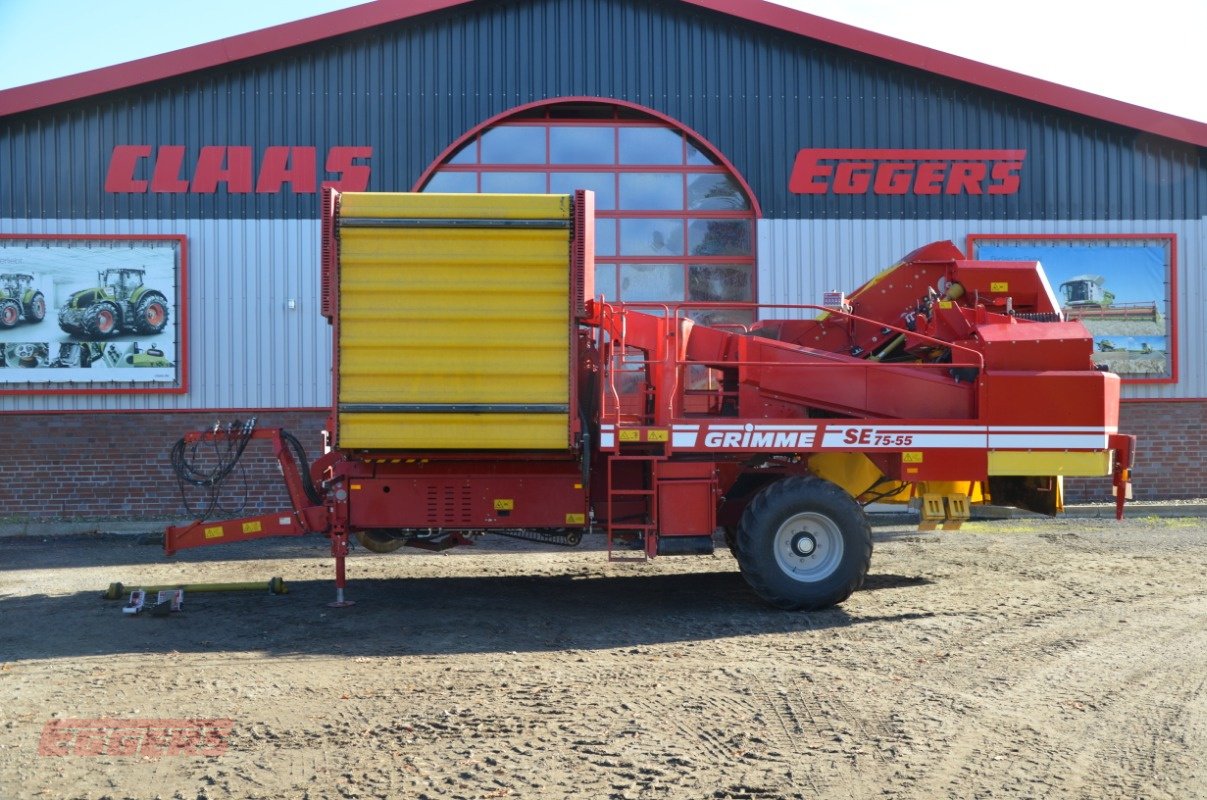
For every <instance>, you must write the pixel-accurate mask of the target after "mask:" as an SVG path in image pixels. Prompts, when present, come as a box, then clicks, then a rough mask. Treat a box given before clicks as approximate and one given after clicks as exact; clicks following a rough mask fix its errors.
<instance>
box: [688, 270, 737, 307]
mask: <svg viewBox="0 0 1207 800" xmlns="http://www.w3.org/2000/svg"><path fill="white" fill-rule="evenodd" d="M687 277H688V289H687V299H689V300H699V301H702V302H708V303H747V302H750V301H752V300H754V292H753V289H752V287H751V285H750V267H748V266H741V265H738V264H692V265H691V266H690V267H688V268H687Z"/></svg>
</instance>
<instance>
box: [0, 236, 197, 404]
mask: <svg viewBox="0 0 1207 800" xmlns="http://www.w3.org/2000/svg"><path fill="white" fill-rule="evenodd" d="M186 264H187V257H186V240H185V237H184V236H86V235H85V236H74V235H36V234H30V235H24V234H5V235H2V236H0V392H2V393H5V394H10V393H13V392H31V393H94V392H172V393H179V392H183V391H185V388H186V387H185V382H186V374H187V372H186V370H185V368H184V363H185V341H184V340H185V334H184V332H185V330H186V325H185V322H186V318H187V314H186V308H185V298H184V287H185V285H186V282H185V279H186Z"/></svg>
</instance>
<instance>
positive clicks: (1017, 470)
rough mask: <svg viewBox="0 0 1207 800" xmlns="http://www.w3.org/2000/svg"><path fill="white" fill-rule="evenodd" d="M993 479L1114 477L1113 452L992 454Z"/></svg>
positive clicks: (1004, 452) (1003, 452)
mask: <svg viewBox="0 0 1207 800" xmlns="http://www.w3.org/2000/svg"><path fill="white" fill-rule="evenodd" d="M989 474H990V475H1019V476H1028V475H1030V476H1039V477H1048V476H1052V475H1070V476H1088V477H1099V476H1103V475H1110V474H1111V451H1109V450H1091V451H1088V452H1087V451H1073V452H1037V451H1026V450H1024V451H1018V450H990V451H989Z"/></svg>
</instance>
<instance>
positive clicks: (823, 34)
mask: <svg viewBox="0 0 1207 800" xmlns="http://www.w3.org/2000/svg"><path fill="white" fill-rule="evenodd" d="M470 2H473V0H377V2H371V3H365V4H363V5H359V6H353V7H351V8H345V9H341V10H339V11H332V12H329V13H327V14H321V15H319V16H317V17H309V18H307V19H302V20H297V21H296V22H289V23H286V24H284V25H277V26H275V27H272V28H265V29H264V30H260V31H253V32H251V33H244V34H240V35H238V36H232V37H230V38H228V39H220V40H218V41H216V42H209V43H207V44H200V45H196V46H194V47H186V48H184V49H182V50H176V51H174V52H171V53H164V54H162V55H156V56H150V57H148V58H140V59H138V60H137V61H130V62H128V63H125V64H118V65H116V66H112V67H104V68H102V69H97V70H93V71H91V72H82V73H80V74H78V75H70V76H67V77H65V78H55V79H53V80H49V81H42V82H41V83H33V84H30V85H28V86H18V87H16V88H13V89H7V90H4V91H0V117H3V116H7V115H10V114H17V113H20V112H22V111H30V110H33V109H37V108H44V107H46V106H51V105H54V104H56V103H64V102H67V101H70V100H79V99H81V98H84V97H92V96H94V95H98V94H103V93H104V92H110V91H116V90H118V89H127V88H130V87H132V86H138V85H140V84H144V83H150V82H151V81H156V80H161V79H164V78H172V77H176V76H178V75H183V74H186V73H189V72H194V71H196V70H202V69H208V68H210V67H216V66H220V65H222V64H229V63H232V62H235V61H239V60H242V59H245V58H252V57H254V56H260V55H265V54H267V53H273V52H276V51H278V50H284V49H286V48H289V47H297V46H298V45H304V44H311V43H313V42H317V41H321V40H323V39H328V38H331V37H335V36H340V35H343V34H346V33H354V32H356V31H360V30H365V29H367V28H372V27H373V26H375V25H383V24H387V23H391V22H398V21H400V20H404V19H409V18H411V17H416V16H420V15H422V14H428V13H431V12H433V11H441V10H443V9H447V8H453V7H454V6H459V5H465V4H467V3H470ZM681 2H684V3H688V4H691V5H694V6H699V7H701V8H707V9H710V10H712V11H717V12H719V13H722V14H727V15H729V16H732V17H737V18H739V19H745V20H748V21H750V22H754V23H758V24H761V25H766V26H768V27H772V28H778V29H779V30H782V31H786V32H788V33H793V34H796V35H798V36H805V37H808V38H810V39H816V40H818V41H822V42H826V43H829V44H833V45H836V46H838V47H843V48H846V49H848V50H854V51H856V52H860V53H864V54H865V55H870V56H875V57H877V58H883V59H886V60H888V61H894V62H896V63H898V64H903V65H905V66H908V67H914V68H917V69H921V70H925V71H927V72H933V73H935V74H938V75H943V76H945V77H948V78H953V79H955V80H958V81H962V82H965V83H970V84H974V85H977V86H982V87H984V88H986V89H992V90H994V91H999V92H1004V93H1006V94H1011V95H1014V96H1016V97H1021V98H1023V99H1025V100H1032V101H1035V102H1039V103H1044V104H1046V105H1050V106H1054V107H1056V108H1061V109H1064V110H1066V111H1072V112H1075V113H1077V114H1084V115H1086V116H1088V117H1092V118H1094V119H1100V120H1103V121H1106V122H1113V123H1116V124H1119V125H1125V126H1127V127H1129V128H1135V129H1136V130H1141V131H1145V132H1147V133H1154V134H1158V135H1160V136H1165V137H1168V138H1170V139H1174V140H1177V141H1182V142H1188V143H1190V144H1194V145H1198V146H1200V147H1207V123H1203V122H1196V121H1194V120H1190V119H1185V118H1183V117H1178V116H1174V115H1172V114H1166V113H1163V112H1160V111H1153V110H1151V109H1147V108H1142V107H1141V106H1136V105H1132V104H1131V103H1124V102H1122V101H1120V100H1112V99H1110V98H1107V97H1102V96H1100V95H1096V94H1091V93H1089V92H1083V91H1081V90H1080V89H1072V88H1069V87H1068V86H1061V85H1060V84H1056V83H1051V82H1049V81H1045V80H1041V79H1039V78H1032V77H1029V76H1027V75H1020V74H1019V73H1017V72H1011V71H1010V70H1006V69H1002V68H1000V67H992V66H989V65H988V64H982V63H980V62H978V61H972V60H971V59H967V58H962V57H960V56H954V55H951V54H950V53H943V52H940V51H938V50H932V49H930V48H929V47H923V46H921V45H916V44H911V43H909V42H904V41H902V40H900V39H894V38H892V37H891V36H885V35H883V34H879V33H873V32H872V31H866V30H863V29H861V28H856V27H854V26H851V25H846V24H843V23H841V22H834V21H833V20H828V19H824V18H822V17H817V16H814V15H812V14H807V13H805V12H803V11H796V10H795V9H791V8H786V7H784V6H779V5H775V4H773V3H769V2H767V0H681Z"/></svg>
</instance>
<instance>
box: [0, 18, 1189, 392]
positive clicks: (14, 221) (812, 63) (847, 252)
mask: <svg viewBox="0 0 1207 800" xmlns="http://www.w3.org/2000/svg"><path fill="white" fill-rule="evenodd" d="M582 96H590V97H613V98H618V99H622V100H625V101H628V102H631V103H636V104H640V105H643V106H646V107H649V108H651V109H653V110H656V111H658V112H661V113H664V114H667V115H669V116H671V117H673V118H675V119H677V120H679V121H681V122H682V123H683V124H684V125H686V126H688V127H690V128H692V129H694V130H695V131H697V132H698V133H699V134H700V135H701V136H703V137H704V138H706V139H707V140H709V141H710V142H711V143H712V144H713V145H715V146H717V148H718V149H719V150H720V151H721V152H723V153H725V154H726V155H727V157H728V158H729V159H730V160H731V161H732V162H733V164H734V165H735V167H736V168H737V169H738V170H739V172H740V173H741V174H742V175H743V177H744V178H745V179H746V180H747V181H748V182H749V183H750V185H751V188H752V190H753V191H754V193H755V195H756V197H757V198H758V200H759V202H760V203H761V206H762V209H763V212H764V214H765V216H766V217H768V222H766V223H765V224H764V225H763V227H762V228H761V231H762V232H763V234H764V236H763V239H765V241H761V242H760V245H761V247H763V248H764V250H763V251H761V252H760V262H761V264H762V267H761V273H762V274H763V276H764V278H763V280H764V281H766V282H768V283H769V284H771V285H779V284H778V283H777V282H778V281H781V280H782V281H788V282H789V284H790V283H791V282H792V281H814V280H822V285H824V286H826V287H827V288H829V287H833V286H851V285H854V284H856V283H858V276H864V275H865V274H866V271H867V270H868V269H871V268H872V265H878V264H879V265H883V264H887V263H889V262H891V261H892V260H893V259H894V258H896V257H898V256H900V255H902V254H903V253H904V252H905V250H908V249H910V248H911V247H912V246H913V245H914V244H916V243H920V242H922V241H928V240H931V239H935V238H942V237H945V236H948V235H949V234H947V233H944V231H946V230H950V231H951V232H952V233H951V234H950V236H954V237H955V238H957V239H961V238H962V236H963V233H964V232H965V231H968V230H973V229H975V230H976V232H979V233H987V232H999V231H1008V230H1013V231H1018V232H1038V231H1052V232H1073V231H1077V230H1086V229H1087V227H1088V228H1089V229H1091V230H1111V231H1121V232H1141V233H1152V232H1165V231H1170V230H1175V231H1177V232H1179V233H1180V235H1181V238H1180V241H1179V249H1180V256H1179V258H1180V260H1179V264H1180V280H1181V285H1182V287H1183V289H1184V290H1187V291H1198V293H1199V295H1201V289H1202V286H1201V282H1202V278H1201V276H1202V273H1203V272H1204V271H1205V270H1207V264H1205V263H1204V261H1203V258H1204V256H1203V253H1204V246H1203V237H1204V233H1203V230H1204V227H1205V224H1204V221H1203V217H1204V213H1207V153H1205V151H1204V150H1203V149H1202V148H1193V147H1190V146H1183V145H1179V144H1178V143H1175V142H1171V141H1168V140H1164V139H1160V138H1157V137H1151V136H1144V135H1139V134H1137V133H1136V132H1135V131H1131V130H1128V129H1125V128H1121V127H1119V126H1115V125H1111V124H1107V123H1101V122H1096V121H1094V120H1091V119H1088V118H1084V117H1080V116H1077V115H1074V114H1071V113H1068V112H1064V111H1060V110H1057V109H1053V108H1049V107H1046V106H1042V105H1039V104H1036V103H1029V102H1023V101H1021V100H1017V99H1014V98H1010V97H1007V96H1004V95H999V94H995V93H992V92H988V91H985V90H981V89H978V88H976V87H972V86H967V85H964V84H961V83H959V82H957V81H953V80H948V79H944V78H937V77H935V76H933V75H929V74H927V73H924V72H921V71H917V70H911V69H905V68H902V67H899V66H896V65H893V64H891V63H889V62H885V61H880V60H878V59H874V58H870V57H865V56H861V55H856V54H852V53H849V52H846V51H842V50H839V49H838V48H835V47H833V46H829V45H824V44H820V43H817V42H814V41H811V40H808V39H804V38H800V37H795V36H791V35H788V34H786V33H783V32H779V31H772V30H769V29H766V28H762V27H759V26H756V25H753V24H749V23H745V22H742V21H740V20H736V19H734V18H731V17H726V16H723V15H718V14H715V13H712V12H709V11H706V10H702V9H699V8H696V7H694V6H685V5H683V4H680V3H676V2H670V1H669V0H645V1H644V2H635V1H634V0H503V1H501V2H483V3H479V4H474V5H470V6H461V7H457V8H454V9H451V10H449V11H445V12H439V13H436V14H432V15H427V16H424V17H420V18H417V19H415V20H410V21H405V22H401V23H396V24H393V25H389V26H384V27H382V28H379V29H377V30H374V31H369V32H365V33H360V34H354V35H349V36H345V37H341V38H339V39H334V40H331V41H328V42H325V43H320V44H316V45H311V46H307V47H303V48H298V49H296V50H294V51H290V52H287V53H283V54H278V55H272V56H265V57H261V58H257V59H253V60H251V61H249V62H245V63H243V64H241V65H232V66H229V67H225V68H221V69H213V70H208V71H206V72H202V73H195V74H193V75H190V76H186V77H184V78H179V79H174V80H170V81H165V82H162V83H160V84H156V85H154V86H150V87H143V88H136V89H133V90H129V91H124V92H117V93H112V94H109V95H106V96H101V97H97V98H92V99H89V100H86V101H80V102H77V103H72V104H67V105H64V106H61V107H58V108H55V109H51V110H47V111H42V112H30V113H26V114H21V115H17V116H14V117H11V118H8V119H3V120H0V175H2V176H4V179H3V180H0V225H2V226H3V230H5V231H9V232H21V231H34V232H71V233H83V232H102V231H103V232H109V233H114V232H123V233H142V232H155V233H186V234H187V235H188V236H189V242H190V263H191V265H192V269H191V283H190V287H189V302H190V315H191V324H190V328H191V330H190V360H191V364H192V370H191V372H192V374H191V376H190V385H191V387H192V391H191V392H190V394H189V395H188V396H186V397H177V396H133V397H96V396H92V397H22V398H5V401H4V405H5V407H6V408H11V409H109V408H224V407H240V408H242V407H260V406H263V407H297V406H303V407H309V406H325V405H327V404H328V403H329V400H330V397H329V388H328V385H329V384H328V373H329V361H330V354H329V352H328V344H327V343H328V339H329V336H328V333H327V331H326V326H325V324H324V323H323V322H322V320H321V318H319V317H318V314H317V308H316V306H315V301H314V297H315V294H314V293H315V292H316V291H317V288H316V287H317V281H318V277H317V272H318V258H317V245H316V240H317V230H316V227H315V226H314V225H313V223H312V222H311V221H312V220H314V219H316V218H317V216H318V202H317V196H316V195H314V194H310V193H301V194H294V193H292V192H290V191H288V190H286V191H284V192H282V193H277V194H256V193H254V192H253V193H249V194H233V193H228V192H226V191H225V190H220V191H218V192H217V193H214V194H197V193H192V192H185V193H179V194H175V193H156V192H152V191H146V192H141V193H110V192H106V191H105V190H104V183H105V177H106V172H107V168H108V158H109V154H110V153H111V152H112V150H113V148H114V147H115V146H117V145H123V144H146V145H152V146H161V145H181V146H183V147H184V148H185V164H186V170H185V175H184V177H188V175H189V172H190V169H191V166H189V165H192V164H194V163H195V162H196V159H197V156H198V153H199V152H200V150H201V148H202V147H203V146H206V145H230V146H234V145H240V146H250V147H252V148H253V151H254V153H255V154H256V158H257V161H258V160H259V159H260V158H261V157H262V154H263V152H264V148H266V147H268V146H274V145H298V146H311V147H314V148H316V151H317V154H318V159H319V167H320V174H319V180H320V181H321V180H322V179H323V178H324V175H323V171H322V166H323V161H324V157H325V154H326V153H327V152H328V150H329V148H331V147H335V146H366V147H372V148H373V155H372V157H371V159H370V160H369V163H370V164H371V165H372V177H371V180H370V183H369V187H368V188H370V189H372V190H398V189H406V188H409V187H410V186H412V185H413V184H414V182H415V181H416V180H417V179H418V177H419V176H420V174H421V173H422V172H423V171H424V169H426V168H427V167H428V165H429V164H430V163H431V162H432V161H433V159H435V158H437V156H438V155H439V154H440V153H441V152H442V151H444V150H445V149H446V148H447V147H448V146H450V145H451V144H452V143H453V142H454V141H456V140H457V139H458V138H459V137H461V136H462V135H464V134H465V133H466V132H467V131H468V130H470V129H472V128H473V127H475V126H477V125H479V124H481V123H483V122H484V121H486V120H487V119H489V118H491V117H492V116H494V115H497V114H501V113H503V112H506V111H507V110H509V109H512V108H514V107H516V106H518V105H522V104H525V103H530V102H533V101H539V100H543V99H553V98H561V97H582ZM802 147H858V148H1011V149H1025V150H1026V151H1027V161H1026V167H1025V170H1024V173H1023V183H1022V187H1021V189H1020V191H1019V193H1018V194H1016V195H1008V196H987V195H981V196H975V197H972V196H967V195H946V194H941V195H937V196H930V197H916V196H896V197H886V196H879V197H877V196H875V195H871V194H869V195H832V194H831V195H810V196H804V195H796V194H793V193H791V192H790V191H789V190H788V187H787V184H788V175H789V172H790V170H791V167H792V163H793V160H794V158H795V155H796V153H797V151H798V150H799V149H800V148H802ZM142 170H143V173H146V174H143V173H140V174H139V176H138V177H141V178H144V179H146V178H149V177H150V175H149V171H150V170H149V167H143V168H142ZM776 220H794V221H796V222H794V223H793V225H794V226H795V227H794V228H793V230H795V231H797V232H796V233H791V234H789V233H788V232H787V231H788V228H789V227H791V226H787V224H786V223H785V225H786V227H784V229H783V232H782V233H772V232H773V231H778V230H779V228H778V227H777V226H778V225H779V224H780V223H778V222H776ZM800 220H813V221H815V222H813V223H810V225H807V226H802V225H801V223H800V222H799V221H800ZM821 220H826V222H824V223H823V222H820V221H821ZM939 220H945V221H944V222H937V221H939ZM973 220H976V221H977V222H975V223H974V222H972V221H973ZM1061 220H1072V221H1071V222H1067V223H1066V222H1061ZM1091 222H1092V223H1093V224H1090V223H1091ZM805 231H808V233H807V234H806V233H805ZM886 232H889V233H886ZM806 236H807V239H808V242H809V248H810V251H809V252H810V253H813V252H819V253H824V254H825V258H824V259H822V258H816V257H813V256H812V255H810V256H809V258H808V259H807V260H806V262H805V264H804V265H801V264H795V266H794V263H795V261H794V256H793V255H791V252H792V251H791V247H792V245H791V242H792V241H794V240H802V237H806ZM865 237H866V238H865ZM1188 240H1190V241H1188ZM899 243H900V245H905V249H904V250H902V248H901V246H899ZM781 248H782V249H783V252H784V253H786V254H787V255H781V254H780V249H781ZM821 262H824V266H823V265H822V263H821ZM814 268H820V269H823V270H825V272H823V273H822V276H823V277H817V276H814V275H813V274H812V273H811V272H810V270H812V269H814ZM793 270H796V273H793ZM831 271H833V274H831ZM777 276H779V277H777ZM762 291H763V293H764V294H765V295H766V294H767V293H768V292H769V291H772V290H771V289H769V287H768V286H767V285H764V286H763V287H762ZM294 292H296V293H297V296H298V299H299V306H298V309H297V310H296V311H288V310H287V309H286V308H285V304H284V301H285V300H286V299H288V298H289V297H290V296H291V294H292V293H294ZM1183 297H1184V298H1185V302H1184V304H1183V308H1182V330H1181V331H1180V345H1181V347H1182V353H1183V358H1182V370H1181V373H1182V377H1183V381H1182V383H1181V384H1180V385H1178V386H1176V387H1168V386H1163V387H1146V388H1143V389H1130V390H1129V392H1130V393H1132V394H1137V393H1139V394H1142V395H1144V396H1149V395H1152V396H1162V397H1184V396H1204V394H1205V392H1204V382H1205V381H1207V377H1205V376H1204V375H1203V374H1202V373H1203V366H1202V365H1203V364H1204V359H1203V358H1202V356H1203V353H1202V349H1201V348H1202V345H1201V344H1200V343H1201V342H1202V341H1203V340H1204V339H1205V338H1207V336H1205V334H1207V330H1205V328H1204V326H1205V324H1207V323H1204V320H1205V319H1207V314H1205V313H1202V312H1204V311H1207V309H1203V308H1201V306H1202V303H1203V300H1202V299H1201V297H1199V296H1198V295H1195V294H1188V293H1186V292H1184V293H1183ZM1195 303H1197V304H1198V305H1199V306H1200V307H1199V308H1197V309H1196V308H1194V307H1193V305H1194V304H1195Z"/></svg>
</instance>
